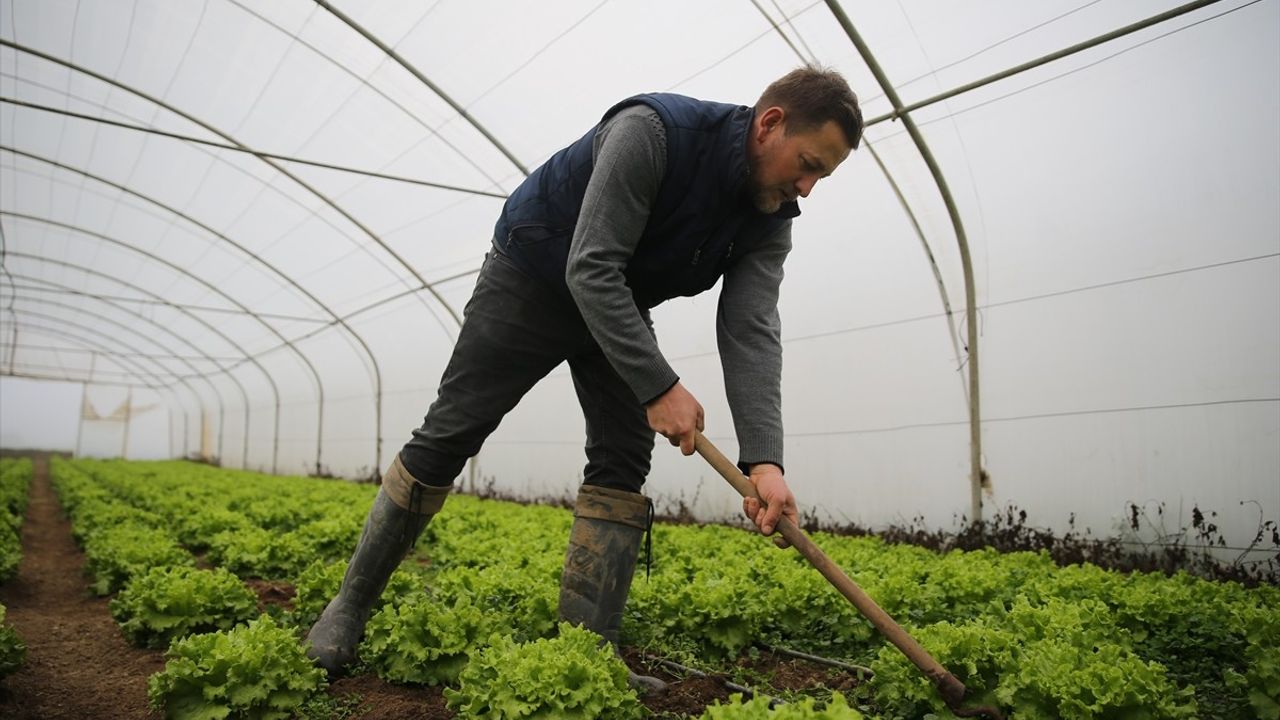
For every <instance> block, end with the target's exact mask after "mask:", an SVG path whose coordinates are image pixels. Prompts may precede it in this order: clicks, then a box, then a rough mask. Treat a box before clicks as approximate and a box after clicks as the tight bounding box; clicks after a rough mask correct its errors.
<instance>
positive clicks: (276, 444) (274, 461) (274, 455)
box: [0, 210, 319, 474]
mask: <svg viewBox="0 0 1280 720" xmlns="http://www.w3.org/2000/svg"><path fill="white" fill-rule="evenodd" d="M6 215H7V216H10V217H17V218H22V219H25V220H30V221H33V222H41V223H46V224H49V225H53V226H55V227H61V228H64V229H67V230H72V231H75V232H79V233H82V234H84V235H89V236H91V237H95V238H98V239H99V240H102V241H103V242H106V243H109V244H112V245H115V246H118V247H122V248H125V249H126V250H131V251H133V252H135V253H138V254H139V255H142V256H143V257H145V258H148V259H150V260H152V261H154V262H156V263H159V264H161V265H163V266H165V267H167V268H169V269H170V270H173V271H174V272H177V273H179V274H181V275H184V276H186V277H189V278H191V279H192V280H194V281H195V282H197V283H198V284H200V285H201V286H203V287H205V288H208V289H209V290H210V291H212V292H214V293H216V294H217V295H219V296H221V297H222V298H223V299H225V300H226V301H227V302H229V303H231V304H232V305H234V306H236V307H238V308H241V309H242V310H244V311H245V313H246V314H247V315H253V313H252V312H251V311H250V310H249V309H248V308H246V307H245V306H244V305H243V304H242V303H240V301H238V300H236V299H235V298H233V297H231V296H230V295H228V294H226V293H225V292H223V291H222V290H221V289H220V288H218V287H217V286H216V285H213V284H211V283H209V282H207V281H205V280H204V279H203V278H200V277H199V276H197V275H194V274H192V273H191V272H189V271H188V270H186V269H184V268H181V267H179V266H177V265H175V264H173V263H171V262H169V261H168V260H165V259H164V258H162V257H160V256H158V255H156V254H154V253H151V252H149V251H147V250H143V249H142V248H138V247H134V246H133V245H130V244H128V243H126V242H122V241H120V240H116V239H115V238H112V237H108V236H106V235H103V234H101V233H97V232H94V231H92V230H86V229H84V228H79V227H76V226H74V225H69V224H67V223H63V222H59V221H57V220H50V219H48V218H41V217H36V216H34V215H25V214H22V213H14V212H9V211H7V210H0V217H3V216H6ZM260 322H261V321H260ZM262 325H263V326H264V327H266V328H267V329H268V330H270V331H271V332H272V334H274V335H276V336H277V337H281V336H280V333H279V332H277V331H276V329H275V328H274V327H272V326H271V324H270V323H266V322H263V323H262ZM281 339H283V337H281ZM288 347H289V348H290V349H292V350H293V351H294V352H295V353H297V355H298V357H299V358H301V359H302V360H303V362H304V363H305V364H306V365H307V367H309V368H310V369H311V371H312V372H313V373H315V368H314V367H312V366H311V364H310V361H309V360H307V358H306V356H305V355H303V354H302V353H301V352H299V351H298V350H297V348H295V347H293V345H292V344H290V345H289V346H288ZM267 378H268V382H270V384H271V390H272V393H273V394H274V395H275V437H274V438H273V443H272V451H271V472H272V473H273V474H274V473H275V472H276V468H277V465H278V459H279V453H280V390H279V388H278V387H277V386H276V383H275V379H274V378H272V377H271V376H270V375H268V376H267ZM316 380H317V382H319V375H318V374H316Z"/></svg>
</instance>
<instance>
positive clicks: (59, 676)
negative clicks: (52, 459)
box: [0, 456, 164, 720]
mask: <svg viewBox="0 0 1280 720" xmlns="http://www.w3.org/2000/svg"><path fill="white" fill-rule="evenodd" d="M83 566H84V555H83V554H81V552H80V551H79V549H77V548H76V545H75V543H74V542H73V541H72V539H71V526H70V525H69V524H68V523H67V520H66V518H64V517H63V516H62V513H61V509H60V508H59V506H58V500H57V497H56V496H55V495H54V494H53V488H52V487H51V486H50V484H49V462H48V458H47V457H43V456H40V457H36V458H35V476H34V477H33V478H32V483H31V501H30V504H29V505H28V507H27V519H26V522H25V523H23V526H22V564H21V565H20V566H19V567H18V576H17V577H15V578H13V579H12V580H10V581H9V582H7V583H5V584H4V585H3V586H0V602H3V603H4V604H5V606H6V607H7V608H8V610H7V617H6V620H7V621H8V622H10V623H12V624H13V626H14V628H15V629H16V630H17V631H18V634H19V635H20V636H21V637H22V639H23V642H25V643H26V644H27V661H26V664H25V665H24V666H23V668H22V669H21V670H19V671H18V672H16V673H14V674H13V675H11V676H9V677H8V678H7V679H5V680H4V681H3V682H0V717H5V718H12V719H13V720H27V719H30V720H61V719H63V718H65V719H66V720H83V719H84V718H158V717H159V716H158V715H156V714H153V713H151V712H150V711H149V709H148V707H147V678H148V677H149V676H150V675H151V674H152V673H155V672H158V671H159V670H161V669H162V668H163V667H164V660H163V657H162V656H161V653H159V652H157V651H153V650H140V649H138V648H135V647H132V646H130V645H129V644H128V643H126V642H125V639H124V636H122V635H121V634H120V631H119V629H118V628H117V627H116V624H115V622H113V621H112V619H111V613H110V612H109V611H108V609H107V600H106V599H105V598H95V597H93V596H92V595H91V594H90V593H89V591H88V589H87V585H88V583H87V582H86V580H85V578H84V575H83V574H82V572H81V571H82V568H83Z"/></svg>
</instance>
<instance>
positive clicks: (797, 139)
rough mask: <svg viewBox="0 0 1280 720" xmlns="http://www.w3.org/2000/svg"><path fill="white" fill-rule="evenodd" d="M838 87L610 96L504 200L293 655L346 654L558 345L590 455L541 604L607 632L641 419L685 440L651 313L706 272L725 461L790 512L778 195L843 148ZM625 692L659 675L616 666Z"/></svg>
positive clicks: (784, 84) (635, 539)
mask: <svg viewBox="0 0 1280 720" xmlns="http://www.w3.org/2000/svg"><path fill="white" fill-rule="evenodd" d="M861 135H862V116H861V112H860V111H859V109H858V105H857V99H856V97H855V96H854V94H853V92H852V91H851V90H850V89H849V86H848V85H847V84H846V83H845V81H844V79H843V78H842V77H841V76H840V75H839V74H837V73H835V72H834V71H827V70H820V69H815V68H809V67H805V68H799V69H797V70H794V71H792V72H791V73H789V74H787V75H786V76H784V77H782V78H781V79H779V80H777V81H776V82H774V83H773V84H771V85H770V86H769V87H768V88H767V89H766V90H765V92H764V94H763V95H761V97H760V100H759V101H758V102H757V103H756V106H755V107H754V108H750V107H745V106H735V105H726V104H722V103H712V102H704V101H700V100H695V99H693V98H688V97H684V96H680V95H673V94H652V95H640V96H636V97H633V98H629V99H627V100H624V101H622V102H621V103H619V104H617V105H615V106H614V107H613V108H611V109H610V110H609V111H608V112H606V113H605V115H604V118H603V119H602V120H601V121H600V123H599V124H597V125H596V126H595V127H593V128H592V129H591V130H590V131H588V132H587V134H586V135H584V136H583V137H582V138H580V139H579V140H578V141H576V142H574V143H573V144H571V145H570V146H568V147H567V148H565V149H563V150H561V151H560V152H558V153H556V154H555V155H553V156H552V157H551V158H550V159H549V160H547V162H546V163H545V164H543V165H542V166H541V167H539V168H538V169H537V170H535V171H534V173H533V174H532V175H530V176H529V177H528V178H527V179H526V180H525V181H524V182H523V183H522V184H521V185H520V187H518V188H517V189H516V191H515V192H514V193H512V194H511V196H510V197H509V198H508V199H507V202H506V204H505V205H504V206H503V210H502V214H501V216H500V217H499V218H498V222H497V226H496V228H495V232H494V239H493V245H494V247H493V249H492V251H491V252H490V253H489V254H488V255H487V256H486V258H485V262H484V265H483V267H482V268H481V270H480V276H479V278H478V280H477V282H476V288H475V291H474V293H473V295H472V297H471V299H470V301H469V302H468V303H467V306H466V309H465V320H464V322H463V325H462V329H461V331H460V333H459V335H458V341H457V344H456V346H455V347H454V351H453V356H452V358H451V360H450V362H449V365H448V367H447V368H446V369H445V371H444V376H443V378H442V380H441V384H440V389H439V395H438V397H437V399H436V401H435V402H434V403H432V405H431V408H430V409H429V410H428V412H427V415H426V418H425V420H424V422H423V424H422V427H421V428H419V429H418V430H415V431H414V433H413V439H411V440H410V441H409V442H408V443H407V444H406V445H405V446H404V448H403V449H402V450H401V451H400V453H399V454H398V456H397V457H396V458H395V460H394V461H393V462H392V465H391V467H390V469H388V470H387V472H386V474H385V476H384V477H383V481H382V488H381V490H380V491H379V493H378V496H377V498H376V499H375V501H374V504H373V508H372V509H371V510H370V512H369V517H368V519H367V520H366V522H365V526H364V532H363V535H362V536H361V538H360V542H359V545H358V546H357V548H356V551H355V555H354V556H353V557H352V559H351V563H350V565H349V567H348V569H347V573H346V576H345V577H344V578H343V581H342V588H341V590H339V592H338V595H337V597H335V598H334V599H333V601H332V602H330V603H329V605H328V607H327V608H326V609H325V611H324V614H323V615H322V616H321V617H320V619H319V621H317V622H316V624H315V626H314V627H312V628H311V631H310V633H309V634H308V636H307V639H308V641H309V643H310V648H309V650H308V653H309V654H310V655H311V657H313V658H314V659H315V660H317V661H318V662H319V663H320V665H322V666H323V667H325V668H326V669H327V670H329V671H330V673H334V674H336V673H338V672H340V671H341V669H342V668H343V667H345V666H346V665H349V664H350V663H351V662H353V661H354V660H355V652H356V646H357V644H358V642H359V640H360V636H361V634H362V633H363V632H364V626H365V622H366V621H367V620H368V617H369V612H370V609H371V608H372V606H373V604H374V602H375V601H376V600H377V598H378V596H379V595H381V593H382V591H383V589H384V587H385V586H386V582H387V579H388V577H389V576H390V574H391V572H392V571H393V570H394V569H395V568H396V566H397V565H398V564H399V563H400V561H401V559H402V558H403V557H404V555H405V553H406V552H407V551H408V550H409V549H410V548H411V547H412V546H413V543H414V542H415V540H416V539H417V537H418V535H419V533H421V531H422V529H423V528H424V527H425V526H426V524H427V522H428V521H429V520H430V519H431V517H432V516H434V515H435V513H437V512H438V511H439V510H440V508H441V506H442V505H443V503H444V500H445V498H446V496H447V495H448V494H449V489H450V486H451V485H452V483H453V480H454V479H455V478H456V477H457V476H458V473H459V472H460V471H461V469H462V466H463V464H464V463H465V462H466V460H467V458H469V457H471V456H473V455H475V454H476V453H477V452H479V450H480V446H481V444H482V443H483V442H484V440H485V438H487V437H488V435H489V434H490V433H491V432H493V430H494V429H495V428H496V427H497V426H498V423H499V421H500V420H501V419H502V417H503V416H504V415H506V413H507V412H508V411H510V410H511V409H512V408H513V407H515V405H516V403H517V402H518V401H519V400H520V398H521V397H523V396H524V394H525V393H526V392H527V391H528V390H529V389H530V388H531V387H532V386H533V385H534V384H535V383H536V382H537V381H538V380H540V379H541V378H542V377H544V376H545V375H546V374H547V373H549V372H550V371H551V370H552V369H553V368H555V367H556V366H558V365H559V364H560V363H561V362H565V361H568V363H569V368H570V371H571V373H572V376H573V383H574V387H575V389H576V390H577V394H578V400H579V402H580V404H581V405H582V409H583V414H584V415H585V417H586V436H587V437H586V455H587V465H586V469H585V471H584V478H583V480H584V482H583V485H582V487H581V488H580V490H579V493H578V498H577V504H576V507H575V512H574V523H573V529H572V531H571V533H570V538H569V549H568V552H567V553H566V556H565V567H564V573H563V577H562V579H561V590H560V616H561V618H562V619H564V620H567V621H570V622H574V623H578V624H582V625H585V626H586V627H587V628H589V629H591V630H594V631H596V632H598V633H600V634H601V635H602V636H603V637H604V638H605V639H606V640H608V641H609V642H610V643H612V644H614V646H615V648H616V645H617V642H618V632H619V629H620V627H621V624H622V611H623V606H624V605H625V603H626V600H627V593H628V591H629V589H630V585H631V577H632V574H633V572H634V570H635V564H636V559H637V556H638V555H639V547H640V542H641V539H642V536H643V534H644V532H645V531H646V530H647V527H648V518H649V517H650V505H649V503H648V501H647V499H646V498H645V497H644V496H643V495H642V494H640V488H641V486H642V485H643V483H644V480H645V476H646V475H647V474H648V472H649V460H650V454H651V452H652V450H653V441H654V433H655V432H657V433H660V434H662V435H663V436H664V437H666V438H667V439H668V440H669V441H670V442H671V444H672V445H679V447H680V451H681V452H683V453H684V454H685V455H690V454H692V453H693V451H694V437H695V432H696V431H700V430H702V428H703V412H702V406H701V405H700V404H699V403H698V401H697V400H696V399H695V398H694V396H693V395H692V394H691V393H690V392H689V391H688V389H686V388H685V387H684V385H682V384H681V383H680V379H679V376H677V375H676V373H675V371H674V370H673V369H672V368H671V366H670V365H669V364H668V363H667V362H666V360H665V359H664V358H663V356H662V353H661V352H659V350H658V345H657V341H656V339H655V336H654V334H653V329H652V324H651V322H650V318H649V309H650V308H652V307H653V306H655V305H657V304H659V303H661V302H663V301H664V300H667V299H670V298H672V297H676V296H682V295H684V296H688V295H695V294H697V293H700V292H702V291H704V290H707V289H709V288H711V287H712V286H713V285H714V284H715V283H716V282H717V281H718V280H719V279H720V278H721V277H723V278H724V287H723V288H722V290H721V294H720V304H719V310H718V315H717V319H716V331H717V339H718V342H719V348H720V355H721V360H722V364H723V369H724V378H725V388H726V392H727V396H728V400H729V405H730V408H731V410H732V414H733V421H734V427H735V430H736V431H737V436H738V441H739V447H740V450H739V465H740V467H741V468H742V469H743V472H744V473H746V474H747V475H748V476H749V477H750V479H751V482H752V483H753V484H754V485H755V487H756V491H757V492H758V493H759V495H760V498H761V500H763V502H764V505H761V503H760V502H758V501H755V500H745V501H744V502H743V511H744V512H745V513H746V514H747V516H748V517H750V518H751V520H752V521H753V522H754V523H755V524H756V525H757V526H758V527H759V528H760V531H761V532H762V533H764V534H770V533H772V532H773V531H774V528H775V526H776V525H777V522H778V518H779V517H780V516H787V517H790V518H791V519H792V520H793V521H794V520H795V519H796V502H795V498H794V496H793V495H792V493H791V491H790V490H789V489H788V487H787V483H786V480H785V479H784V477H783V470H782V468H783V464H782V418H781V397H780V387H779V386H780V380H779V377H780V373H781V367H782V347H781V340H780V335H781V330H780V326H779V319H778V311H777V298H778V286H779V284H780V282H781V280H782V263H783V260H784V259H785V258H786V255H787V253H788V252H789V251H790V249H791V219H792V218H794V217H795V216H797V215H799V214H800V210H799V207H798V206H797V203H796V198H797V197H807V196H808V195H809V192H810V191H811V190H812V189H813V186H814V184H815V183H816V182H817V181H818V180H819V179H821V178H824V177H826V176H827V175H830V174H831V172H832V171H834V170H835V169H836V167H837V166H838V165H839V164H840V163H841V162H843V161H844V159H845V158H846V157H848V155H849V153H850V152H851V151H852V150H853V149H855V148H856V147H857V146H858V142H859V140H860V138H861ZM632 682H633V683H634V684H636V685H638V686H644V687H649V688H659V687H661V683H660V682H659V681H657V680H655V679H653V678H646V677H640V676H635V675H632Z"/></svg>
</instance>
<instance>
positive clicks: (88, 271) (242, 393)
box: [8, 251, 279, 468]
mask: <svg viewBox="0 0 1280 720" xmlns="http://www.w3.org/2000/svg"><path fill="white" fill-rule="evenodd" d="M8 254H10V255H12V256H14V257H17V258H22V259H24V260H35V261H37V262H45V263H51V264H54V265H61V266H63V267H68V268H72V269H74V270H78V271H80V272H83V273H86V274H89V275H94V276H97V277H101V278H104V279H107V280H110V281H112V282H115V283H118V284H120V285H123V286H125V287H127V288H129V289H131V290H134V291H137V292H140V293H144V294H146V295H150V296H151V297H153V298H156V299H157V300H160V301H161V302H162V303H163V304H164V305H166V306H168V307H171V308H173V309H175V310H177V311H179V312H181V313H182V314H184V315H186V316H187V317H190V318H191V319H192V320H195V321H196V322H198V323H200V324H201V325H204V326H205V327H206V328H208V329H209V330H210V331H211V332H213V333H214V334H215V335H217V336H218V337H220V338H222V339H223V341H225V342H226V343H227V344H228V345H230V346H231V347H233V348H235V349H236V350H239V351H240V353H241V354H242V355H244V359H247V360H250V361H251V362H253V365H254V367H256V368H258V371H259V372H261V373H262V374H263V376H264V377H266V379H267V382H268V383H272V385H273V387H274V383H273V381H272V379H271V374H270V373H268V372H267V369H266V368H264V367H263V366H262V365H261V363H258V362H257V361H256V360H255V359H254V358H253V356H252V355H250V354H249V352H248V351H247V350H245V349H244V348H242V347H240V344H239V343H237V342H236V341H235V340H232V339H231V338H230V337H228V336H227V335H226V333H224V332H222V331H221V330H219V329H218V328H217V326H215V325H213V324H212V323H210V322H209V321H207V320H205V319H204V318H202V317H200V316H199V315H196V314H195V313H193V312H191V311H190V310H188V309H186V308H184V307H182V306H181V305H177V304H174V303H170V302H166V301H164V298H163V297H162V296H160V295H158V294H156V293H153V292H151V291H150V290H147V289H146V288H143V287H142V286H140V285H134V284H133V283H131V282H128V281H126V280H121V279H120V278H117V277H115V276H112V275H108V274H106V273H104V272H100V271H98V270H94V269H93V268H88V267H85V266H83V265H80V264H77V263H72V262H68V261H66V260H55V259H53V258H48V257H44V256H42V255H31V254H29V253H24V252H14V251H10V252H9V253H8ZM41 282H50V281H48V280H44V279H43V278H42V279H41ZM84 294H86V295H90V296H91V297H92V294H91V293H84ZM99 299H100V298H99ZM206 357H208V356H207V355H206ZM219 367H222V366H221V363H219ZM222 373H223V374H225V375H226V376H227V377H228V378H230V379H231V382H233V383H235V385H236V387H237V388H238V389H239V390H240V397H241V398H242V399H243V401H244V447H243V448H242V451H243V454H242V458H241V461H240V466H241V467H243V468H248V467H249V393H248V392H247V391H246V390H245V387H244V385H243V384H242V383H241V382H240V380H239V379H238V378H236V376H235V375H233V374H232V373H231V368H225V367H224V368H222ZM278 395H279V393H278V392H277V396H278ZM218 446H219V456H221V446H222V439H221V438H219V440H218Z"/></svg>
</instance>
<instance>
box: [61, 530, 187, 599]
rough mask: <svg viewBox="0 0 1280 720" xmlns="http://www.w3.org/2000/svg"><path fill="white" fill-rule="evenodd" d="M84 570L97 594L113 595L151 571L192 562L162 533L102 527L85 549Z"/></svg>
mask: <svg viewBox="0 0 1280 720" xmlns="http://www.w3.org/2000/svg"><path fill="white" fill-rule="evenodd" d="M84 554H85V571H86V572H88V573H89V574H90V576H91V577H92V578H93V584H92V585H91V587H92V589H93V591H94V592H96V593H97V594H99V595H106V594H108V593H112V592H116V591H117V590H120V589H121V588H123V587H124V586H125V584H126V583H128V582H129V580H131V579H132V578H133V577H134V576H135V575H140V574H142V573H144V572H146V571H148V570H150V569H151V568H161V567H169V566H177V565H192V564H194V563H195V559H194V558H193V557H191V553H189V552H187V551H186V550H183V549H182V548H181V547H179V546H178V543H177V542H175V541H174V539H173V537H172V536H170V535H169V534H168V533H166V532H165V531H163V530H156V529H154V528H148V527H141V526H138V525H130V524H126V525H120V526H118V527H110V528H103V529H102V530H99V531H97V532H95V533H94V534H93V535H91V536H90V537H89V539H88V541H87V542H86V543H85V546H84Z"/></svg>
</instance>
